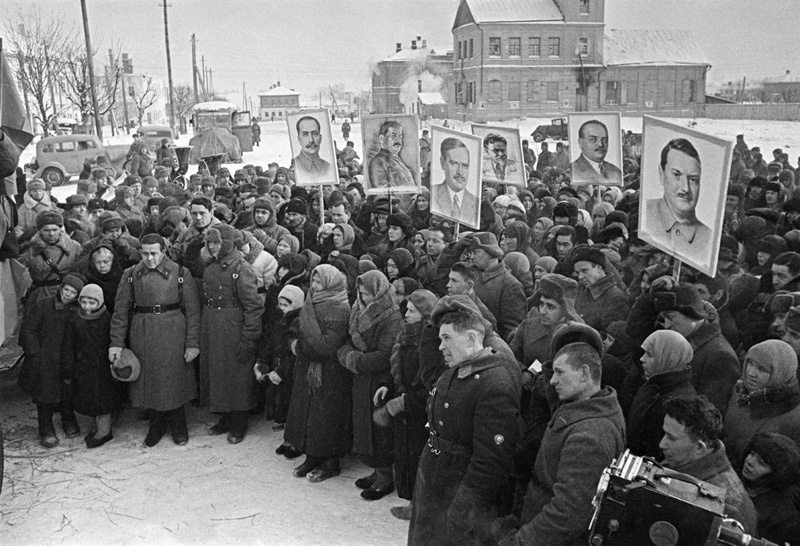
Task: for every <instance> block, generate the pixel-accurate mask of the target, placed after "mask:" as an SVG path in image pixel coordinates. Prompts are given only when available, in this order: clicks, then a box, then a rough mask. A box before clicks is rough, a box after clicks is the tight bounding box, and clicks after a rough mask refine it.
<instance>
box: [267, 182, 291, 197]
mask: <svg viewBox="0 0 800 546" xmlns="http://www.w3.org/2000/svg"><path fill="white" fill-rule="evenodd" d="M269 193H270V195H271V194H273V193H274V194H277V195H280V196H281V198H283V199H284V200H285V201H288V200H289V199H291V197H292V190H291V189H290V188H289V187H288V186H284V185H283V184H273V185H272V188H270V190H269Z"/></svg>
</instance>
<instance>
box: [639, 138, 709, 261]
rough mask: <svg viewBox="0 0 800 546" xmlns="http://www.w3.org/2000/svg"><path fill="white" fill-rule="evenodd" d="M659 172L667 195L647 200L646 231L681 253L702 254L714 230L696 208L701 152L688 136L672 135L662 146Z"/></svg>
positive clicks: (700, 171)
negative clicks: (676, 136)
mask: <svg viewBox="0 0 800 546" xmlns="http://www.w3.org/2000/svg"><path fill="white" fill-rule="evenodd" d="M658 175H659V179H660V181H661V186H662V188H663V190H664V196H663V197H662V198H661V199H648V200H647V202H646V211H645V217H646V219H647V224H646V230H647V232H648V233H649V234H650V235H651V236H652V237H653V238H654V239H655V240H656V241H658V242H659V243H661V244H663V245H665V246H666V247H668V248H669V249H671V250H673V251H674V252H676V253H677V254H679V255H681V256H687V255H688V256H693V257H694V256H696V257H698V258H700V257H701V256H702V255H703V253H707V252H710V251H711V245H712V242H713V236H712V234H713V231H712V230H711V229H710V228H709V227H708V226H706V225H705V224H703V222H701V221H700V220H699V219H698V218H697V214H696V212H695V209H696V208H697V201H698V199H699V197H700V179H701V175H702V168H701V161H700V154H699V153H698V152H697V149H696V148H695V147H694V145H693V144H692V143H691V142H689V140H687V139H685V138H675V139H672V140H670V141H669V142H668V143H667V145H666V146H664V148H663V149H662V150H661V163H660V166H659V169H658Z"/></svg>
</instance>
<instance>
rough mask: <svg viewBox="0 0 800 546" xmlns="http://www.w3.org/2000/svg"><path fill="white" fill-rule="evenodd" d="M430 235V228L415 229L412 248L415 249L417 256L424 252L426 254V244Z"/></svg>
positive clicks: (422, 254)
mask: <svg viewBox="0 0 800 546" xmlns="http://www.w3.org/2000/svg"><path fill="white" fill-rule="evenodd" d="M430 236H431V230H429V229H421V230H419V231H417V234H416V235H414V239H413V241H414V248H416V249H417V253H418V255H419V256H424V255H425V254H427V252H428V249H427V246H426V244H427V242H428V239H429V238H430Z"/></svg>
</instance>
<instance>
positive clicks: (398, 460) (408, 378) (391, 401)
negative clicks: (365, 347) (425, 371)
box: [373, 289, 438, 520]
mask: <svg viewBox="0 0 800 546" xmlns="http://www.w3.org/2000/svg"><path fill="white" fill-rule="evenodd" d="M437 299H438V298H437V296H436V294H434V293H433V292H431V291H429V290H423V289H419V290H415V291H414V292H413V293H412V294H410V295H409V296H408V299H407V300H406V305H407V307H406V313H405V322H404V324H403V326H402V329H401V330H400V333H398V334H397V340H396V342H395V344H394V348H393V349H392V356H391V358H390V359H389V362H390V364H391V374H392V381H389V382H387V384H386V385H385V386H383V387H381V388H380V389H378V391H377V392H376V393H375V397H374V400H373V402H375V406H380V409H379V410H378V411H376V412H375V419H376V421H377V422H378V424H379V425H387V426H388V425H389V424H391V423H393V424H394V477H395V485H396V487H397V496H398V497H400V498H401V499H407V500H409V501H410V500H411V499H412V497H413V493H414V483H415V481H416V475H417V467H418V466H419V458H420V454H421V453H422V448H423V447H424V446H425V442H426V441H427V440H428V431H427V429H426V428H425V425H426V423H427V421H428V414H427V411H426V403H427V399H428V390H427V389H426V388H425V385H423V383H422V381H421V380H420V379H419V377H418V376H417V372H419V340H420V337H421V336H422V328H423V327H424V325H425V324H427V323H428V320H429V319H430V316H431V311H433V306H434V304H435V303H436V300H437ZM384 402H385V405H383V403H384ZM391 512H392V515H394V516H395V517H397V518H399V519H404V520H408V519H410V518H411V506H410V505H408V506H396V507H393V508H392V509H391Z"/></svg>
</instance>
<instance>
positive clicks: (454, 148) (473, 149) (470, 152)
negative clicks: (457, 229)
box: [431, 125, 483, 229]
mask: <svg viewBox="0 0 800 546" xmlns="http://www.w3.org/2000/svg"><path fill="white" fill-rule="evenodd" d="M482 149H483V139H482V138H481V137H479V136H475V135H471V134H469V133H462V132H461V131H454V130H453V129H448V128H446V127H439V126H438V125H434V126H432V127H431V153H432V157H431V212H432V213H433V214H438V215H439V216H444V217H445V218H450V219H451V220H455V221H456V222H460V223H462V224H464V225H467V226H470V227H472V228H475V229H480V223H481V189H482V188H481V160H482V158H483V152H482Z"/></svg>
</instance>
